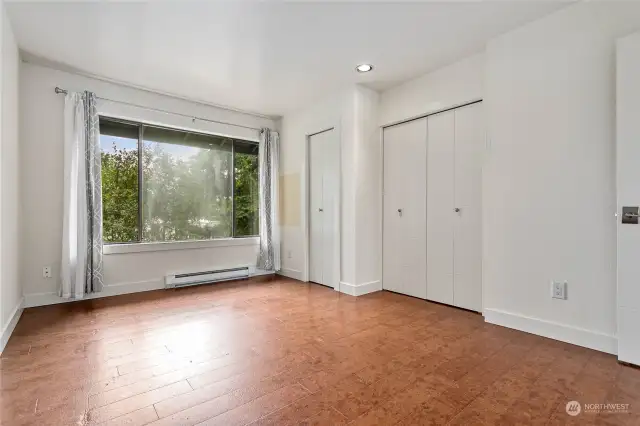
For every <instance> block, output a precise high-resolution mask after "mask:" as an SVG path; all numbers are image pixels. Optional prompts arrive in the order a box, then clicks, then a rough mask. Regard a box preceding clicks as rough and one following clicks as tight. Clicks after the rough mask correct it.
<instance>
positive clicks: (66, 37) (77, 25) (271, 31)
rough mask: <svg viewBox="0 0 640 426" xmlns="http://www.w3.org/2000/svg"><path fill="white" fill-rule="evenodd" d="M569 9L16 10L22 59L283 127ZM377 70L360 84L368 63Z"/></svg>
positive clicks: (16, 6) (50, 6) (116, 6)
mask: <svg viewBox="0 0 640 426" xmlns="http://www.w3.org/2000/svg"><path fill="white" fill-rule="evenodd" d="M564 4H566V3H565V2H562V1H554V2H549V1H510V2H507V1H495V2H494V1H474V2H459V1H449V2H446V1H441V2H428V3H395V4H393V3H378V2H355V3H336V2H332V3H305V2H297V3H281V2H259V3H257V2H244V1H242V2H230V1H227V2H177V1H174V2H160V1H152V2H148V3H129V2H115V3H113V2H92V3H82V2H68V3H58V2H44V3H32V2H21V3H8V4H7V10H8V14H9V17H10V20H11V23H12V26H13V30H14V33H15V36H16V40H17V43H18V45H19V47H20V48H21V49H22V50H23V51H25V52H28V53H30V54H31V55H35V56H37V57H40V58H44V59H46V60H49V61H55V62H57V63H59V64H61V65H64V66H66V67H71V68H73V69H77V70H80V71H82V72H85V73H88V74H92V75H96V76H101V77H104V78H108V79H112V80H116V81H120V82H123V83H128V84H132V85H136V86H140V87H144V88H148V89H151V90H156V91H161V92H164V93H170V94H175V95H178V96H181V97H186V98H189V99H193V100H198V101H204V102H207V103H213V104H217V105H226V106H230V107H234V108H237V109H242V110H246V111H252V112H259V113H262V114H266V115H282V114H284V113H285V112H287V111H291V110H294V109H295V108H299V107H301V106H303V105H305V104H306V103H308V102H313V101H314V100H315V99H318V98H320V97H322V96H323V95H324V94H326V93H327V92H329V91H335V90H339V89H341V88H342V87H346V86H347V85H350V84H353V83H363V84H365V85H367V86H369V87H371V88H374V89H376V90H384V89H386V88H389V87H391V86H393V85H396V84H398V83H399V82H402V81H404V80H407V79H410V78H413V77H416V76H418V75H420V74H423V73H425V72H428V71H430V70H433V69H436V68H438V67H441V66H443V65H446V64H449V63H451V62H453V61H455V60H457V59H460V58H462V57H464V56H467V55H469V54H471V53H474V52H478V51H481V50H482V49H483V47H484V45H485V43H486V42H487V40H489V39H490V38H492V37H494V36H496V35H499V34H501V33H503V32H505V31H508V30H509V29H512V28H515V27H517V26H519V25H522V24H523V23H526V22H529V21H532V20H534V19H536V18H538V17H541V16H543V15H545V14H548V13H550V12H552V11H554V10H556V9H558V8H560V7H562V6H563V5H564ZM363 62H367V63H371V64H373V65H374V67H375V69H374V71H373V72H371V73H368V74H358V73H357V72H356V71H355V70H354V68H355V66H356V65H357V64H359V63H363Z"/></svg>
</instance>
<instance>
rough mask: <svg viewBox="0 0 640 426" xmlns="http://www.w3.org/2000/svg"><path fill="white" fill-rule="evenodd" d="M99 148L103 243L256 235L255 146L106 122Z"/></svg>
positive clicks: (256, 178) (234, 141) (192, 134)
mask: <svg viewBox="0 0 640 426" xmlns="http://www.w3.org/2000/svg"><path fill="white" fill-rule="evenodd" d="M139 141H140V142H141V143H140V142H139ZM100 143H101V146H102V199H103V200H102V201H103V235H104V241H105V243H121V242H138V241H142V242H160V241H188V240H208V239H214V238H228V237H245V236H254V235H257V234H258V217H259V216H258V145H257V144H256V143H253V142H248V141H239V140H235V139H229V138H224V137H218V136H212V135H202V134H196V133H191V132H184V131H178V130H173V129H165V128H160V127H152V126H146V125H142V124H134V123H126V122H120V121H115V120H111V119H104V118H101V120H100Z"/></svg>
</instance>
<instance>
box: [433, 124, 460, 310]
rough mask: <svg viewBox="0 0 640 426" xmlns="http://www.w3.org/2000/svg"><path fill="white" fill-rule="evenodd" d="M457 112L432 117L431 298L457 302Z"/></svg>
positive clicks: (448, 302)
mask: <svg viewBox="0 0 640 426" xmlns="http://www.w3.org/2000/svg"><path fill="white" fill-rule="evenodd" d="M454 114H455V113H454V112H453V111H448V112H443V113H440V114H435V115H431V116H429V118H428V138H427V141H428V142H427V143H428V154H427V164H428V166H427V299H429V300H433V301H436V302H440V303H447V304H449V305H452V304H453V221H454V211H453V209H454V194H453V190H454V188H453V186H454V185H453V182H454V137H455V134H454Z"/></svg>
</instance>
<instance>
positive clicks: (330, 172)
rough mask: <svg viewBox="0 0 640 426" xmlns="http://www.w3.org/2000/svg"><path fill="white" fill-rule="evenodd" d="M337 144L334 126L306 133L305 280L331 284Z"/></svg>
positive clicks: (337, 192)
mask: <svg viewBox="0 0 640 426" xmlns="http://www.w3.org/2000/svg"><path fill="white" fill-rule="evenodd" d="M339 173H340V144H339V140H338V138H337V134H336V131H335V130H334V129H331V130H326V131H324V132H321V133H317V134H315V135H311V136H309V281H313V282H315V283H318V284H323V285H326V286H329V287H335V285H336V281H337V277H336V268H335V266H336V265H337V264H338V263H337V260H336V255H337V250H336V247H335V245H336V243H339V241H337V238H338V234H337V233H336V232H335V227H336V224H337V223H338V222H337V221H338V214H339V211H338V205H339V203H338V197H339V196H340V186H339Z"/></svg>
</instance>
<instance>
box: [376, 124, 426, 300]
mask: <svg viewBox="0 0 640 426" xmlns="http://www.w3.org/2000/svg"><path fill="white" fill-rule="evenodd" d="M426 140H427V120H426V119H420V120H414V121H410V122H407V123H403V124H398V125H395V126H391V127H387V128H385V129H384V134H383V141H384V142H383V143H384V172H383V173H384V207H383V208H384V211H383V214H384V220H383V222H384V223H383V268H382V269H383V273H382V280H383V281H382V282H383V287H384V288H385V289H387V290H391V291H396V292H398V293H403V294H407V295H410V296H415V297H420V298H423V299H424V298H426V296H427V286H426V282H427V277H426V248H427V241H426V204H427V199H426V192H427V191H426V182H427V176H426V172H427V152H426V151H427V143H426Z"/></svg>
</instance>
